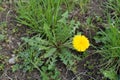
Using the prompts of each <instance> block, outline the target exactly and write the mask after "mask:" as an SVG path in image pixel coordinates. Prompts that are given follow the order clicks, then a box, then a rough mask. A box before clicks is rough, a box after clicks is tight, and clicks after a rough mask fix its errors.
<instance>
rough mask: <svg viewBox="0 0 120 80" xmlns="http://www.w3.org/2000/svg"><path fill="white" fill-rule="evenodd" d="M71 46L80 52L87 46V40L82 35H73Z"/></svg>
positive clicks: (88, 44)
mask: <svg viewBox="0 0 120 80" xmlns="http://www.w3.org/2000/svg"><path fill="white" fill-rule="evenodd" d="M72 43H73V47H74V48H75V49H76V50H77V51H80V52H83V51H85V50H86V49H87V48H88V47H89V46H90V43H89V40H88V38H87V37H85V36H84V35H75V36H74V38H73V42H72Z"/></svg>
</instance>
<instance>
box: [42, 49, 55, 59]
mask: <svg viewBox="0 0 120 80" xmlns="http://www.w3.org/2000/svg"><path fill="white" fill-rule="evenodd" d="M55 51H56V48H51V49H49V50H48V51H47V52H46V53H45V55H44V58H48V57H50V56H51V55H53V54H54V53H55Z"/></svg>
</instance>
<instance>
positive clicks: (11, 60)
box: [8, 54, 15, 64]
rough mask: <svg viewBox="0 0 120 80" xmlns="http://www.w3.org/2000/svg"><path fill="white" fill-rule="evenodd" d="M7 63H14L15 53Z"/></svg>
mask: <svg viewBox="0 0 120 80" xmlns="http://www.w3.org/2000/svg"><path fill="white" fill-rule="evenodd" d="M8 62H9V64H15V55H14V54H13V55H12V58H10V59H9V61H8Z"/></svg>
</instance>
